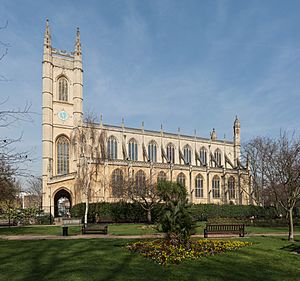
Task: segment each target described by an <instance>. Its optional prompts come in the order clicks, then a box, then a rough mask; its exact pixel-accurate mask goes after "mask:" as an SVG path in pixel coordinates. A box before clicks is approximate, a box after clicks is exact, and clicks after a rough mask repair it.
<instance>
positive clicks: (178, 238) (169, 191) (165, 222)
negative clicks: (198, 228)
mask: <svg viewBox="0 0 300 281" xmlns="http://www.w3.org/2000/svg"><path fill="white" fill-rule="evenodd" d="M158 190H159V194H160V197H161V199H162V200H163V201H164V203H165V204H163V205H162V209H161V213H160V217H159V224H160V227H161V229H162V231H163V232H165V233H166V239H167V240H168V241H169V242H170V243H171V244H178V243H180V244H186V243H187V242H188V241H189V238H190V236H191V234H192V233H193V232H194V229H195V225H194V223H193V220H192V214H191V205H190V204H189V203H188V200H187V192H186V189H185V187H184V186H182V185H180V184H178V183H174V182H168V181H161V182H159V183H158Z"/></svg>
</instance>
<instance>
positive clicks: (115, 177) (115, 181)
mask: <svg viewBox="0 0 300 281" xmlns="http://www.w3.org/2000/svg"><path fill="white" fill-rule="evenodd" d="M111 186H112V195H113V196H115V197H121V196H122V195H123V172H122V170H121V169H115V170H114V171H113V172H112V174H111Z"/></svg>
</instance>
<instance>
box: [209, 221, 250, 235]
mask: <svg viewBox="0 0 300 281" xmlns="http://www.w3.org/2000/svg"><path fill="white" fill-rule="evenodd" d="M227 233H230V234H238V235H239V236H240V237H244V236H245V225H244V224H207V225H206V227H205V228H204V237H205V238H207V237H208V234H227Z"/></svg>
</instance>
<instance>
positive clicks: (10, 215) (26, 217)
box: [1, 208, 53, 225]
mask: <svg viewBox="0 0 300 281" xmlns="http://www.w3.org/2000/svg"><path fill="white" fill-rule="evenodd" d="M1 218H3V219H7V220H10V221H11V223H12V224H14V225H30V224H52V222H53V216H52V215H51V216H50V214H49V213H47V214H46V213H44V212H43V211H40V210H39V209H36V208H26V209H18V208H9V209H7V210H6V212H5V214H3V215H2V216H1ZM50 219H51V223H50Z"/></svg>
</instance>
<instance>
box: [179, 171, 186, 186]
mask: <svg viewBox="0 0 300 281" xmlns="http://www.w3.org/2000/svg"><path fill="white" fill-rule="evenodd" d="M177 182H178V183H179V184H181V185H182V186H185V175H184V173H180V174H179V175H178V176H177Z"/></svg>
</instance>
